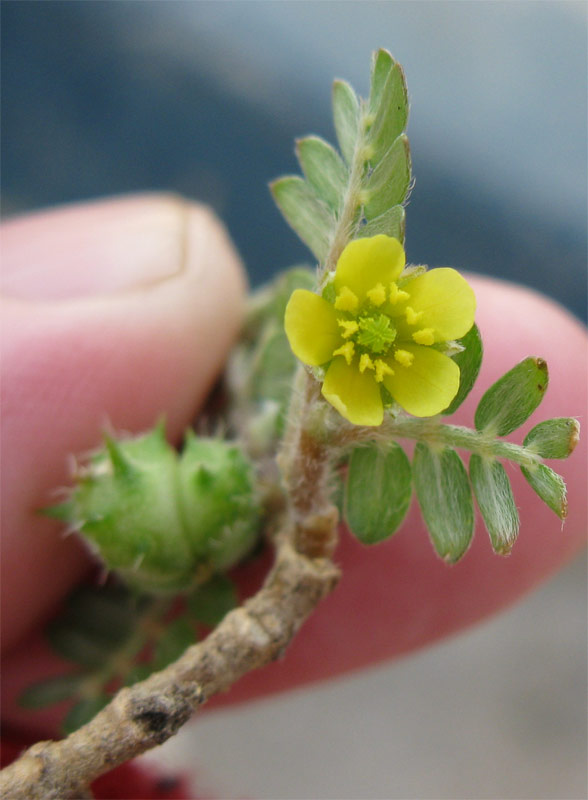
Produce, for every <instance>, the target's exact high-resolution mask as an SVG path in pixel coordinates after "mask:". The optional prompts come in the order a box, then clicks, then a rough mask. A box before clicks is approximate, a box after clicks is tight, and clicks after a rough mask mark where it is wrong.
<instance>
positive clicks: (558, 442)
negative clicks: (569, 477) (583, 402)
mask: <svg viewBox="0 0 588 800" xmlns="http://www.w3.org/2000/svg"><path fill="white" fill-rule="evenodd" d="M579 438H580V423H579V422H578V420H577V419H572V418H570V417H559V418H557V419H546V420H545V422H540V423H539V424H538V425H535V427H534V428H532V429H531V430H530V431H529V433H528V434H527V435H526V436H525V441H524V442H523V444H524V445H525V447H528V448H529V450H531V452H533V453H535V454H536V455H538V456H541V458H567V457H568V456H569V455H571V454H572V452H573V451H574V448H575V446H576V445H577V444H578V440H579Z"/></svg>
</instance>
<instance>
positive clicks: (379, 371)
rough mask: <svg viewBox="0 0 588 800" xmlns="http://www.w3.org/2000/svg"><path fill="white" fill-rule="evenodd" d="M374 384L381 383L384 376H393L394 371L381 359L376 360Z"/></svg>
mask: <svg viewBox="0 0 588 800" xmlns="http://www.w3.org/2000/svg"><path fill="white" fill-rule="evenodd" d="M375 366H376V383H382V381H383V380H384V375H394V370H393V369H392V367H391V366H390V365H389V364H386V362H385V361H382V359H381V358H377V359H376V364H375Z"/></svg>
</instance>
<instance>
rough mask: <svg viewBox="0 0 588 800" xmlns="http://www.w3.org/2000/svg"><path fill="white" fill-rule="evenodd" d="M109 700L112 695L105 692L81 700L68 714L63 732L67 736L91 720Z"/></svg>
mask: <svg viewBox="0 0 588 800" xmlns="http://www.w3.org/2000/svg"><path fill="white" fill-rule="evenodd" d="M109 702H110V697H109V696H108V695H107V694H103V693H100V694H97V695H96V696H95V697H88V698H85V699H83V700H80V702H79V703H76V704H75V705H74V706H73V707H72V708H71V709H70V711H69V712H68V714H67V715H66V717H65V719H64V721H63V725H62V730H63V733H64V734H65V735H66V736H67V735H68V734H70V733H73V732H74V731H76V730H77V729H78V728H81V727H82V725H85V724H86V723H87V722H90V720H92V719H93V718H94V717H95V716H96V714H97V713H98V712H99V711H102V709H103V708H104V706H106V705H108V703H109Z"/></svg>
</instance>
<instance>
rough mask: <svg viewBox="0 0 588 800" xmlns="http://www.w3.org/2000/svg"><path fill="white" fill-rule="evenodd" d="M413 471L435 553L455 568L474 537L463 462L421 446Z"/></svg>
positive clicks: (446, 452) (448, 451)
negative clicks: (454, 564) (454, 565)
mask: <svg viewBox="0 0 588 800" xmlns="http://www.w3.org/2000/svg"><path fill="white" fill-rule="evenodd" d="M412 469H413V475H414V483H415V488H416V493H417V497H418V501H419V505H420V507H421V512H422V515H423V519H424V521H425V524H426V526H427V529H428V531H429V534H430V536H431V540H432V542H433V545H434V547H435V550H436V551H437V553H438V554H439V555H440V556H441V558H442V559H443V560H444V561H447V562H449V563H450V564H453V563H455V562H456V561H458V560H459V559H460V558H461V557H462V556H463V554H464V553H465V551H466V550H467V548H468V546H469V544H470V542H471V539H472V535H473V533H474V506H473V502H472V493H471V489H470V482H469V480H468V475H467V472H466V470H465V467H464V465H463V463H462V460H461V458H460V457H459V456H458V454H457V453H456V452H455V450H451V449H450V448H445V449H443V450H441V451H437V450H432V449H431V448H430V447H429V446H428V445H426V444H424V443H423V442H419V443H418V444H417V446H416V448H415V453H414V459H413V464H412Z"/></svg>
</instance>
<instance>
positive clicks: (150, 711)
mask: <svg viewBox="0 0 588 800" xmlns="http://www.w3.org/2000/svg"><path fill="white" fill-rule="evenodd" d="M133 705H134V708H133V713H132V720H133V722H135V723H137V725H140V726H141V727H142V728H143V730H144V731H145V734H146V735H147V736H148V737H149V739H151V740H152V741H154V742H156V743H157V744H162V743H163V742H165V741H166V740H167V739H169V737H170V736H173V735H174V733H176V731H177V730H178V729H179V728H180V727H181V726H182V725H183V724H184V723H185V722H187V720H188V719H189V718H190V715H191V713H192V708H191V707H190V704H189V703H187V702H182V703H179V704H177V705H176V704H175V703H173V704H172V703H170V704H168V703H166V702H165V701H164V700H162V699H160V698H149V699H146V700H141V701H138V702H137V703H135V704H133Z"/></svg>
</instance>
